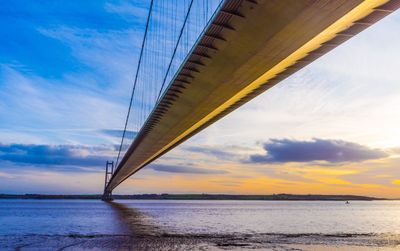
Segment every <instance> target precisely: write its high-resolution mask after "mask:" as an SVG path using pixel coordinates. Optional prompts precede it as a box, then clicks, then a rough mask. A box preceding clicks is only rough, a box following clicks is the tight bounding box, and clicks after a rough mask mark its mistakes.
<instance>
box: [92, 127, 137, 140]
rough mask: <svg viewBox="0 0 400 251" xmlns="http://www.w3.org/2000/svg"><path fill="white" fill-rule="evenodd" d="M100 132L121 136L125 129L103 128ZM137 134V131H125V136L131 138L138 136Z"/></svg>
mask: <svg viewBox="0 0 400 251" xmlns="http://www.w3.org/2000/svg"><path fill="white" fill-rule="evenodd" d="M100 132H101V133H103V134H105V135H108V136H112V137H116V138H121V137H122V134H123V132H124V131H123V130H114V129H103V130H100ZM136 135H137V132H136V131H129V130H127V131H126V132H125V137H126V138H129V139H133V138H134V137H136Z"/></svg>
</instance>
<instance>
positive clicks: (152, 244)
mask: <svg viewBox="0 0 400 251" xmlns="http://www.w3.org/2000/svg"><path fill="white" fill-rule="evenodd" d="M396 239H397V240H398V236H395V237H394V236H386V237H384V236H374V235H361V236H360V235H355V236H352V235H346V236H340V235H338V236H332V235H330V236H325V235H282V234H263V235H245V236H233V235H232V236H226V235H225V236H222V235H221V236H201V235H198V236H195V235H162V236H149V235H142V236H139V235H135V236H132V235H68V236H63V235H24V236H0V250H274V251H286V250H291V251H294V250H297V251H300V250H304V251H311V250H321V251H328V250H332V251H336V250H350V251H372V250H384V251H392V250H399V249H400V242H399V241H397V240H396Z"/></svg>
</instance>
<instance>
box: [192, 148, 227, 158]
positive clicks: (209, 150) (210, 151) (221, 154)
mask: <svg viewBox="0 0 400 251" xmlns="http://www.w3.org/2000/svg"><path fill="white" fill-rule="evenodd" d="M221 147H222V146H221ZM184 149H185V150H187V151H190V152H196V153H202V154H206V155H212V156H215V157H217V158H221V159H226V158H231V157H233V156H234V154H232V153H230V152H227V151H225V150H221V149H216V148H213V147H205V146H188V147H185V148H184Z"/></svg>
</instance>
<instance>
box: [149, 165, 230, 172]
mask: <svg viewBox="0 0 400 251" xmlns="http://www.w3.org/2000/svg"><path fill="white" fill-rule="evenodd" d="M148 168H151V169H153V170H155V171H158V172H167V173H186V174H225V173H228V172H227V171H225V170H218V169H207V168H198V167H189V166H178V165H164V164H151V165H149V166H148Z"/></svg>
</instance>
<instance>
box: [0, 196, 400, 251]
mask: <svg viewBox="0 0 400 251" xmlns="http://www.w3.org/2000/svg"><path fill="white" fill-rule="evenodd" d="M399 215H400V202H399V201H371V202H361V201H358V202H352V203H351V204H350V205H346V204H344V203H343V202H329V201H296V202H288V201H160V200H159V201H157V200H152V201H150V200H121V201H115V202H109V203H106V202H103V201H97V200H1V201H0V250H3V249H5V250H10V249H11V250H19V249H21V248H22V249H24V248H23V247H29V248H28V249H29V250H64V249H65V250H68V249H70V250H74V249H77V250H87V249H89V250H121V249H122V250H129V249H131V250H194V247H196V249H195V250H230V249H232V248H237V247H240V248H243V247H246V248H248V249H257V248H260V249H265V250H279V251H281V250H285V251H286V250H293V248H292V246H293V245H295V250H320V246H318V248H313V249H307V248H304V249H303V248H301V249H300V248H299V247H300V246H299V245H306V246H307V245H308V246H307V247H309V245H325V246H327V247H329V248H331V247H333V246H337V245H341V246H339V248H338V249H329V250H349V249H348V248H349V247H350V246H355V247H357V249H354V250H370V249H367V248H368V247H371V248H375V247H379V248H380V249H379V250H396V249H397V250H400V246H399V245H400V217H399ZM343 246H345V247H346V248H344V249H341V247H343ZM361 246H362V247H365V248H366V249H364V248H363V249H359V247H361ZM313 247H314V246H313ZM381 247H385V249H381ZM276 248H278V249H276ZM386 248H389V249H386ZM371 250H375V249H371Z"/></svg>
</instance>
